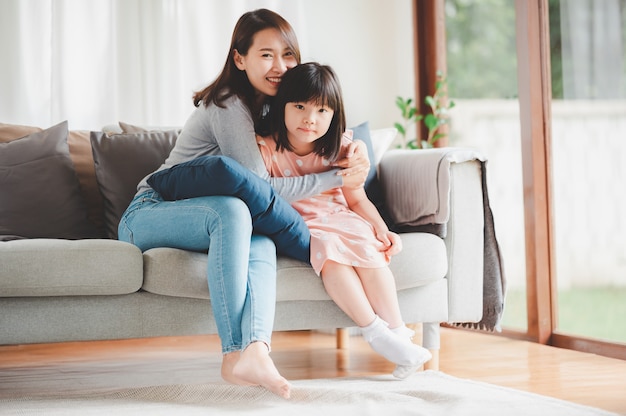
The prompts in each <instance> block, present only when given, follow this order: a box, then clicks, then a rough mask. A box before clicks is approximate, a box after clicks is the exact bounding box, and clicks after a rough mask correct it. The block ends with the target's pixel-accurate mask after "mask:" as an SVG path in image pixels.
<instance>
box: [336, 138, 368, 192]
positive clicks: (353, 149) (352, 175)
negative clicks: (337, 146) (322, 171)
mask: <svg viewBox="0 0 626 416" xmlns="http://www.w3.org/2000/svg"><path fill="white" fill-rule="evenodd" d="M334 165H335V166H337V167H340V168H342V169H341V170H340V171H339V172H337V175H341V176H343V186H346V187H348V188H360V187H362V186H363V185H364V184H365V179H367V174H368V173H369V171H370V160H369V157H368V156H367V146H366V145H365V142H364V141H362V140H355V141H353V142H352V143H350V145H349V146H348V150H347V152H346V155H345V157H344V158H342V159H340V160H338V161H337V162H335V164H334Z"/></svg>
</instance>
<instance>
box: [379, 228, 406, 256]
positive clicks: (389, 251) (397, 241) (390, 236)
mask: <svg viewBox="0 0 626 416" xmlns="http://www.w3.org/2000/svg"><path fill="white" fill-rule="evenodd" d="M376 238H377V239H378V240H379V241H381V242H382V243H383V244H384V245H385V247H384V248H383V249H382V250H381V251H383V252H384V253H385V254H386V255H387V256H389V257H391V256H395V255H396V254H398V253H400V252H401V251H402V239H401V238H400V236H399V235H398V234H396V233H394V232H392V231H389V230H387V231H385V232H382V233H378V232H377V233H376Z"/></svg>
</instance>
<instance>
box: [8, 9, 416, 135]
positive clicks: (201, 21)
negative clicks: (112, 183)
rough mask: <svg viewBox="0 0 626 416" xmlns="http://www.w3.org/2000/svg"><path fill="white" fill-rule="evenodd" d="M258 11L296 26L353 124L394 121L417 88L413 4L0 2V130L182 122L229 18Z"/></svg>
mask: <svg viewBox="0 0 626 416" xmlns="http://www.w3.org/2000/svg"><path fill="white" fill-rule="evenodd" d="M260 7H266V8H269V9H272V10H275V11H277V12H278V13H280V14H281V15H283V16H284V17H285V18H286V19H287V20H288V21H289V22H290V23H291V24H292V25H293V27H294V29H295V31H296V33H297V35H298V39H299V41H300V47H301V51H302V55H303V60H305V61H308V60H317V61H320V62H322V63H325V64H329V65H332V66H333V67H334V68H335V70H336V71H337V73H338V74H339V76H340V79H341V81H342V86H343V90H344V96H345V101H346V111H347V116H348V124H349V125H356V124H358V123H360V122H362V121H366V120H369V121H370V124H371V126H372V128H383V127H390V126H392V125H393V123H394V122H395V121H396V120H397V119H399V117H398V116H397V113H398V111H397V110H396V108H395V105H394V102H395V97H396V96H397V95H403V96H408V95H412V94H413V91H414V80H413V77H414V68H413V46H412V17H411V7H412V6H411V1H410V0H394V1H392V2H390V1H388V0H316V1H311V0H289V1H284V0H283V1H278V0H233V1H227V2H224V1H222V0H89V1H84V0H45V1H44V0H0V56H2V57H3V65H2V68H0V91H1V93H0V122H4V123H15V124H26V125H37V126H40V127H48V126H50V125H52V124H56V123H57V122H60V121H62V120H66V119H67V120H69V126H70V129H93V130H98V129H100V128H102V127H103V126H104V125H106V124H111V123H115V122H117V121H119V120H121V121H126V122H129V123H133V124H144V125H168V126H171V125H182V124H183V123H184V121H185V120H186V118H187V117H188V115H189V114H190V112H191V111H192V110H193V107H192V104H191V98H190V97H191V94H192V92H193V91H194V90H197V89H199V88H201V87H203V86H205V85H206V84H208V83H209V82H210V81H212V80H213V79H214V78H215V76H216V75H217V74H218V72H219V71H220V70H221V68H222V66H223V64H224V59H225V58H226V53H227V47H228V44H229V43H230V36H231V33H232V29H233V27H234V25H235V22H236V20H237V19H238V17H239V16H240V15H241V14H242V13H244V12H246V11H248V10H252V9H256V8H260ZM51 27H52V29H51ZM55 28H57V29H56V32H54V31H55ZM59 28H61V29H59ZM120 28H122V29H120ZM51 30H52V31H53V33H51ZM120 30H121V31H122V32H121V33H120ZM55 48H56V49H55ZM9 63H10V65H7V64H9ZM155 68H157V71H153V70H154V69H155Z"/></svg>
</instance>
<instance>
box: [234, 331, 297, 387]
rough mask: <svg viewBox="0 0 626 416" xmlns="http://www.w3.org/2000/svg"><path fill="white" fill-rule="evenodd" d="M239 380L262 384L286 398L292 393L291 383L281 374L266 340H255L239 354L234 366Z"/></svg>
mask: <svg viewBox="0 0 626 416" xmlns="http://www.w3.org/2000/svg"><path fill="white" fill-rule="evenodd" d="M232 375H233V377H235V378H236V379H237V380H240V381H243V382H246V383H248V384H249V385H260V386H263V387H265V388H266V389H268V390H269V391H271V392H272V393H274V394H277V395H279V396H281V397H283V398H285V399H288V398H289V396H290V395H291V384H289V381H287V379H286V378H284V377H283V376H281V375H280V373H279V372H278V369H276V366H275V365H274V362H273V361H272V359H271V358H270V355H269V347H268V346H267V345H266V344H265V343H264V342H253V343H252V344H250V345H249V346H248V347H247V348H246V349H245V350H244V351H243V352H242V353H241V355H240V356H239V360H237V362H235V364H234V366H233V368H232Z"/></svg>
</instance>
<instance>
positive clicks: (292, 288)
mask: <svg viewBox="0 0 626 416" xmlns="http://www.w3.org/2000/svg"><path fill="white" fill-rule="evenodd" d="M401 237H402V242H403V246H404V249H403V250H402V252H401V253H400V254H398V255H397V256H394V257H393V258H392V259H391V264H390V268H391V271H392V272H393V274H394V276H395V278H396V285H397V289H398V290H399V291H400V290H405V289H410V288H414V287H418V286H423V285H426V284H429V283H432V282H436V281H440V280H442V279H443V278H444V277H445V275H446V273H447V271H448V269H447V264H448V262H447V254H446V247H445V245H444V243H443V240H441V239H440V238H439V237H436V236H434V235H432V234H426V233H407V234H402V235H401ZM143 257H144V285H143V289H144V290H146V291H148V292H151V293H154V294H158V295H165V296H180V297H185V298H197V299H209V298H210V296H209V289H208V283H207V255H206V254H205V253H197V252H191V251H185V250H179V249H174V248H153V249H150V250H147V251H145V252H144V253H143ZM416 265H419V267H416ZM277 268H278V276H277V278H278V281H277V294H276V296H277V301H278V302H284V301H295V300H329V299H330V298H329V297H328V294H327V293H326V290H324V286H323V284H322V280H321V279H320V277H319V276H317V275H316V274H315V272H314V271H313V268H312V267H311V266H310V265H309V264H307V263H304V262H301V261H298V260H294V259H291V258H288V257H279V258H278V265H277Z"/></svg>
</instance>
